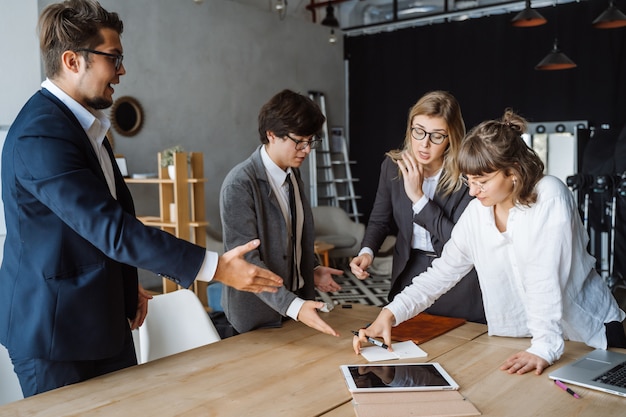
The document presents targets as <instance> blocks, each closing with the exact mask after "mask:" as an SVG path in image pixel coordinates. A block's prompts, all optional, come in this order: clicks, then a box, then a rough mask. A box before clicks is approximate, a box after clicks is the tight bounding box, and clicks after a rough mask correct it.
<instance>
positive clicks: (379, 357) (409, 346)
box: [361, 340, 428, 362]
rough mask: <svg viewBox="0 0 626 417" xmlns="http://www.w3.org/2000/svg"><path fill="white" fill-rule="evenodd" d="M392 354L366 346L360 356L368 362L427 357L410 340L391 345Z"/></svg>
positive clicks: (379, 348)
mask: <svg viewBox="0 0 626 417" xmlns="http://www.w3.org/2000/svg"><path fill="white" fill-rule="evenodd" d="M391 348H392V349H393V352H389V351H388V350H387V349H383V348H381V347H378V346H366V347H364V348H362V349H361V355H362V356H363V357H364V358H365V359H367V360H368V361H369V362H377V361H387V360H390V359H410V358H424V357H426V356H428V354H427V353H426V352H424V351H423V350H422V349H421V348H420V347H419V346H417V345H416V344H415V343H414V342H413V341H412V340H408V341H406V342H400V343H392V345H391Z"/></svg>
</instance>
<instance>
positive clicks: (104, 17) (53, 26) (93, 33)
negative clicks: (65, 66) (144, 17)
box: [38, 0, 124, 78]
mask: <svg viewBox="0 0 626 417" xmlns="http://www.w3.org/2000/svg"><path fill="white" fill-rule="evenodd" d="M38 28H39V47H40V49H41V54H42V57H43V62H44V68H45V72H46V76H47V77H49V78H54V77H55V76H56V75H58V74H59V71H60V69H61V55H62V54H63V53H64V52H65V51H75V50H76V49H80V48H87V49H94V48H95V47H97V46H98V45H100V44H101V43H102V42H103V39H102V36H101V34H100V29H102V28H108V29H113V30H115V31H116V32H117V33H119V34H121V33H122V31H123V30H124V25H123V23H122V21H121V20H120V19H119V17H118V15H117V13H110V12H108V11H106V10H105V9H104V8H102V6H100V3H98V2H97V1H94V0H66V1H64V2H62V3H55V4H51V5H49V6H47V7H46V8H45V9H43V11H42V12H41V15H40V16H39V24H38ZM83 54H84V56H85V60H87V62H89V61H88V56H87V53H86V52H84V53H83Z"/></svg>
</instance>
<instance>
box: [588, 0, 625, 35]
mask: <svg viewBox="0 0 626 417" xmlns="http://www.w3.org/2000/svg"><path fill="white" fill-rule="evenodd" d="M592 26H593V27H594V28H596V29H615V28H622V27H624V26H626V15H625V14H624V13H622V12H621V11H620V10H619V9H618V8H617V7H615V6H614V5H613V0H611V1H610V2H609V7H608V8H607V9H606V10H605V11H604V12H602V14H601V15H600V16H598V17H597V18H596V20H594V21H593V23H592Z"/></svg>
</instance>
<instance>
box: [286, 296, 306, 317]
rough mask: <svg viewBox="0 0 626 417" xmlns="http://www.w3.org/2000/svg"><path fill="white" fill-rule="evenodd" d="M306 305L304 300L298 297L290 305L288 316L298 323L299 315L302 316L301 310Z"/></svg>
mask: <svg viewBox="0 0 626 417" xmlns="http://www.w3.org/2000/svg"><path fill="white" fill-rule="evenodd" d="M303 305H304V300H303V299H302V298H300V297H296V298H295V299H294V300H293V301H292V302H291V304H289V308H288V309H287V315H288V316H289V317H291V318H292V319H294V320H295V321H298V314H300V309H301V308H302V306H303Z"/></svg>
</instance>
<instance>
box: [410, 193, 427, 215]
mask: <svg viewBox="0 0 626 417" xmlns="http://www.w3.org/2000/svg"><path fill="white" fill-rule="evenodd" d="M429 200H430V199H429V198H428V197H426V194H424V195H423V196H422V198H420V199H419V200H417V202H416V203H415V204H413V214H419V212H420V211H422V209H423V208H424V207H426V204H428V201H429Z"/></svg>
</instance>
